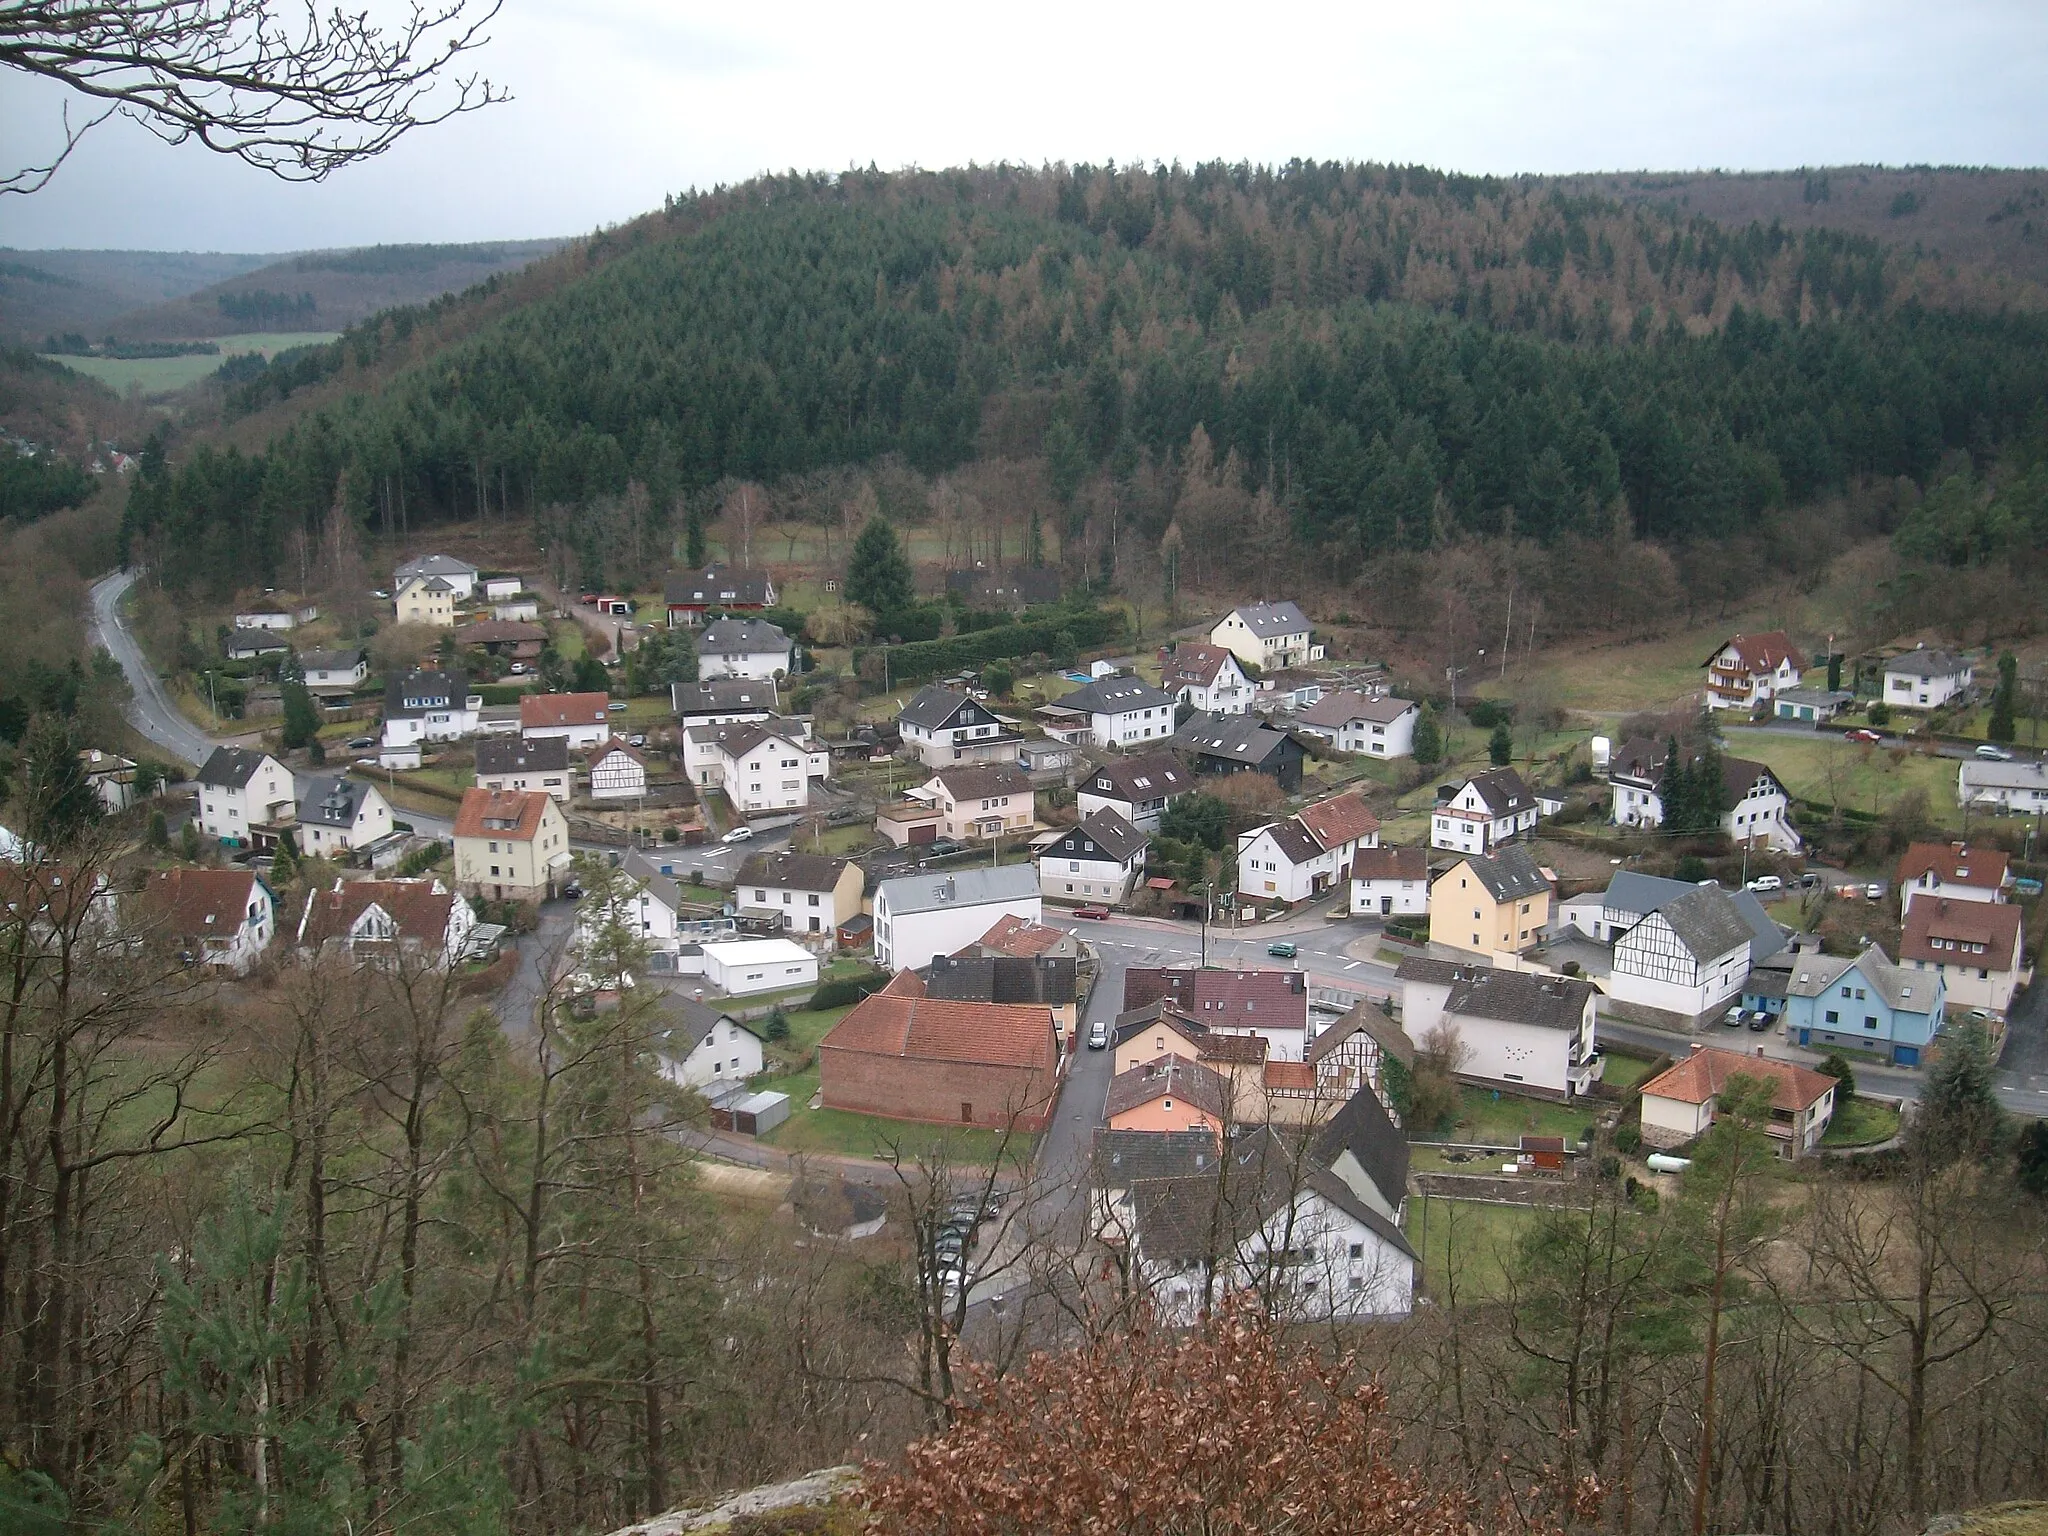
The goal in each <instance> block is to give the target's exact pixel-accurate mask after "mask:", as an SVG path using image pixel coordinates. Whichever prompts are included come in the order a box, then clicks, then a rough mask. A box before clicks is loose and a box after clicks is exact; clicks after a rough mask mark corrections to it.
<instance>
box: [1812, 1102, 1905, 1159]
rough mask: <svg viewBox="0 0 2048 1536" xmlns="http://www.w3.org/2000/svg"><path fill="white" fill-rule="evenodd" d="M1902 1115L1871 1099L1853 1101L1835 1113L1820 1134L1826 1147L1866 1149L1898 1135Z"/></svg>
mask: <svg viewBox="0 0 2048 1536" xmlns="http://www.w3.org/2000/svg"><path fill="white" fill-rule="evenodd" d="M1898 1130H1899V1112H1898V1111H1897V1110H1896V1109H1893V1108H1892V1107H1891V1106H1890V1105H1889V1104H1879V1103H1877V1102H1875V1101H1874V1100H1871V1099H1851V1100H1850V1101H1849V1102H1848V1103H1846V1104H1844V1105H1842V1106H1840V1107H1839V1108H1838V1109H1836V1111H1835V1115H1834V1118H1833V1119H1832V1120H1830V1121H1828V1128H1827V1130H1826V1131H1824V1132H1823V1133H1822V1134H1821V1138H1820V1144H1821V1145H1822V1146H1824V1147H1867V1146H1869V1145H1871V1144H1872V1143H1873V1142H1879V1141H1885V1140H1888V1139H1889V1138H1890V1137H1892V1136H1895V1135H1897V1134H1898Z"/></svg>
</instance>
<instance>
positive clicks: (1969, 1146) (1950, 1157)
mask: <svg viewBox="0 0 2048 1536" xmlns="http://www.w3.org/2000/svg"><path fill="white" fill-rule="evenodd" d="M1996 1078H1997V1062H1996V1060H1995V1058H1994V1057H1993V1056H1992V1054H1991V1041H1990V1039H1989V1038H1988V1037H1987V1036H1986V1035H1985V1033H1984V1026H1983V1025H1981V1024H1979V1023H1976V1022H1975V1021H1974V1020H1965V1021H1964V1023H1963V1024H1962V1025H1961V1026H1960V1027H1958V1028H1954V1029H1951V1030H1949V1031H1948V1032H1947V1033H1946V1034H1945V1035H1944V1036H1943V1038H1942V1043H1941V1054H1940V1055H1939V1056H1938V1057H1936V1058H1935V1062H1934V1065H1933V1066H1931V1067H1930V1068H1928V1071H1927V1082H1926V1085H1925V1086H1924V1087H1923V1088H1922V1089H1921V1092H1920V1113H1919V1115H1918V1116H1917V1117H1916V1118H1915V1119H1914V1121H1913V1126H1912V1129H1911V1131H1910V1132H1908V1134H1907V1138H1906V1144H1907V1146H1908V1148H1909V1149H1910V1150H1911V1151H1912V1152H1914V1153H1915V1154H1916V1155H1917V1156H1919V1157H1921V1158H1924V1159H1926V1160H1927V1161H1928V1162H1930V1163H1932V1164H1934V1165H1935V1166H1945V1165H1947V1164H1951V1163H1957V1162H1962V1161H1964V1160H1966V1159H1972V1160H1982V1159H1983V1158H1986V1157H1988V1156H1990V1155H1991V1154H1992V1153H1993V1152H1995V1151H1996V1150H1997V1149H1998V1147H1999V1145H2000V1144H2001V1143H2002V1142H2003V1141H2004V1140H2005V1137H2006V1132H2007V1129H2008V1127H2007V1125H2006V1120H2005V1111H2004V1109H2003V1108H2001V1107H2000V1105H1999V1102H1998V1093H1997V1087H1996Z"/></svg>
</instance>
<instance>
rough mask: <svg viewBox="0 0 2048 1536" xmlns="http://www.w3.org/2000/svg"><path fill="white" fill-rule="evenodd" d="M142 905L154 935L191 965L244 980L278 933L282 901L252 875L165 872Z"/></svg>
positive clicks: (219, 871)
mask: <svg viewBox="0 0 2048 1536" xmlns="http://www.w3.org/2000/svg"><path fill="white" fill-rule="evenodd" d="M138 905H139V906H140V908H141V911H142V913H143V915H144V922H145V924H147V926H148V928H149V930H150V931H151V932H152V933H153V934H154V935H155V936H156V937H157V938H159V939H160V940H161V941H162V942H164V943H166V944H172V945H175V946H177V948H178V951H179V953H180V954H181V955H182V956H183V957H184V958H185V960H186V962H187V963H188V964H191V965H206V966H214V967H217V968H219V969H221V970H225V971H232V972H233V973H234V974H235V975H237V976H239V975H241V974H243V973H244V972H245V971H247V970H248V969H249V967H250V966H252V965H254V964H255V963H256V961H257V958H258V957H259V956H260V955H261V954H262V953H263V951H264V950H265V949H266V948H268V947H269V944H270V940H271V936H272V935H273V934H274V933H275V932H276V931H277V899H276V898H275V897H274V896H272V895H271V894H270V887H269V886H267V885H265V884H264V883H263V881H262V879H261V878H259V877H258V876H257V875H256V874H254V873H253V872H251V871H249V870H246V869H160V870H157V871H156V872H155V873H154V874H152V875H151V876H150V877H149V882H148V883H147V884H146V885H144V886H143V888H142V895H141V897H140V898H139V900H138Z"/></svg>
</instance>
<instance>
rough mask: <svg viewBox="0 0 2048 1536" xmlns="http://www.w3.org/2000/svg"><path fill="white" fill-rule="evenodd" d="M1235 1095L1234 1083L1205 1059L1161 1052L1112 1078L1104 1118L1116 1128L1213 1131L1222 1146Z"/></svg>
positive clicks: (1104, 1108)
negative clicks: (1214, 1069)
mask: <svg viewBox="0 0 2048 1536" xmlns="http://www.w3.org/2000/svg"><path fill="white" fill-rule="evenodd" d="M1231 1098H1232V1092H1231V1086H1230V1084H1229V1083H1228V1082H1227V1081H1226V1080H1225V1079H1224V1078H1222V1077H1221V1076H1219V1075H1218V1074H1216V1073H1215V1072H1212V1071H1210V1070H1209V1068H1207V1067H1205V1066H1203V1065H1202V1064H1201V1063H1200V1062H1195V1061H1189V1060H1188V1059H1187V1058H1185V1057H1182V1056H1175V1055H1166V1056H1160V1057H1157V1058H1155V1059H1153V1060H1151V1061H1148V1062H1146V1063H1144V1065H1142V1066H1136V1067H1132V1068H1130V1069H1129V1070H1128V1071H1124V1072H1119V1073H1117V1075H1116V1076H1115V1077H1113V1078H1111V1079H1110V1080H1109V1095H1108V1097H1107V1099H1106V1100H1105V1101H1104V1103H1103V1109H1102V1117H1103V1123H1104V1124H1105V1125H1107V1126H1108V1127H1109V1128H1110V1129H1111V1130H1113V1131H1153V1132H1160V1131H1207V1132H1208V1133H1209V1134H1210V1135H1212V1136H1214V1137H1215V1138H1216V1140H1217V1142H1218V1144H1219V1145H1220V1144H1221V1142H1222V1140H1223V1135H1224V1127H1225V1126H1226V1125H1228V1124H1229V1123H1230V1121H1231V1119H1232V1117H1233V1114H1232V1108H1231Z"/></svg>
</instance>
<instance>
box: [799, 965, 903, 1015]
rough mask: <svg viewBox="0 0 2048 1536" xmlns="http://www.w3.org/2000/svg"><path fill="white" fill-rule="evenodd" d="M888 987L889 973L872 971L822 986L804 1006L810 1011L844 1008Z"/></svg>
mask: <svg viewBox="0 0 2048 1536" xmlns="http://www.w3.org/2000/svg"><path fill="white" fill-rule="evenodd" d="M887 985H889V973H888V972H887V971H870V972H868V973H867V974H866V975H864V976H841V977H840V978H839V979H838V980H836V981H828V982H825V983H823V984H822V985H820V986H819V988H818V990H817V991H815V992H813V993H812V994H811V1000H810V1001H809V1002H808V1003H806V1004H805V1005H804V1006H805V1007H806V1008H808V1009H819V1008H844V1007H845V1006H846V1005H847V1004H848V1003H857V1002H859V1001H860V1000H861V999H862V998H864V997H866V996H868V995H869V994H870V993H873V992H879V991H881V990H882V988H884V987H886V986H887Z"/></svg>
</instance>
